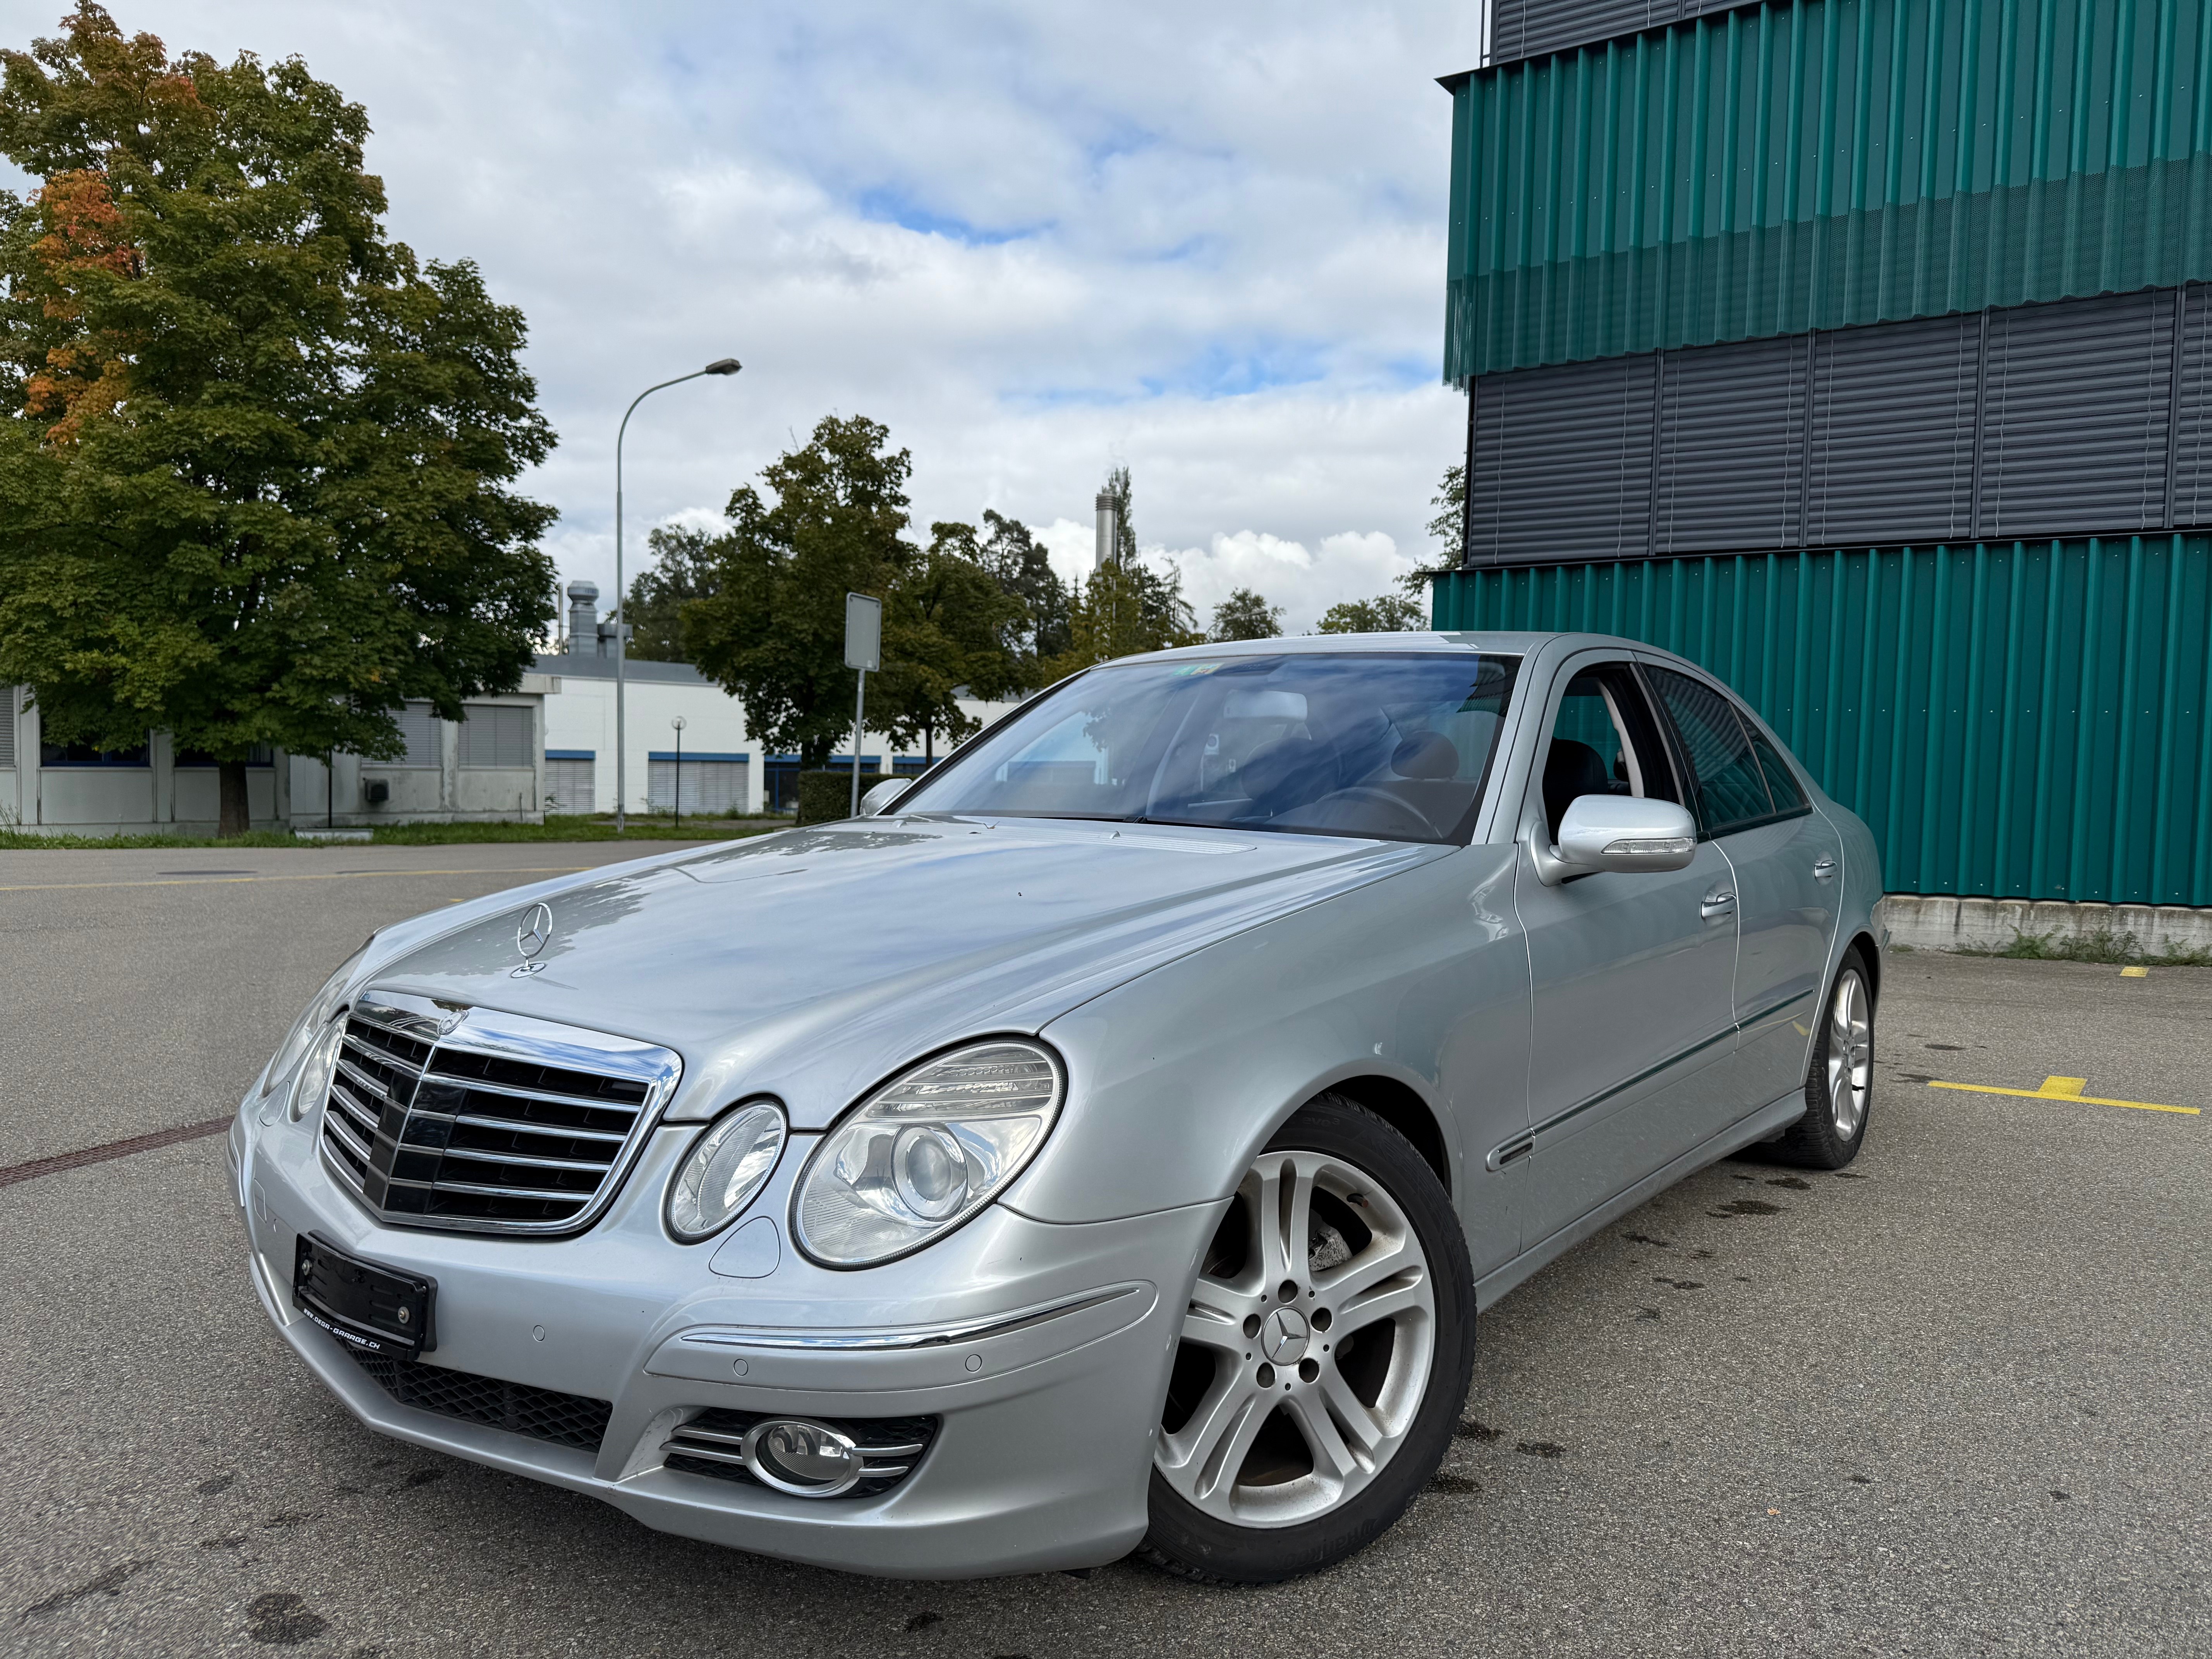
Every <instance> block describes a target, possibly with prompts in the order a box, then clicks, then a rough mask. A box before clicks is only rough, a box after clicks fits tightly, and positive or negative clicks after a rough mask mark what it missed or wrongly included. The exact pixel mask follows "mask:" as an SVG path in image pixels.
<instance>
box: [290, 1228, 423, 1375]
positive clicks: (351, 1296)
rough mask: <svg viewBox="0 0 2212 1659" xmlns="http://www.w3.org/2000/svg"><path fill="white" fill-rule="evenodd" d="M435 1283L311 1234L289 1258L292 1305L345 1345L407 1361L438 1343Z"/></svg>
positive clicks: (305, 1237) (304, 1235)
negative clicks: (364, 1257) (363, 1258)
mask: <svg viewBox="0 0 2212 1659" xmlns="http://www.w3.org/2000/svg"><path fill="white" fill-rule="evenodd" d="M437 1302H438V1281H437V1280H436V1279H429V1278H426V1277H425V1276H424V1275H422V1274H421V1273H407V1272H404V1271H402V1270H401V1269H399V1268H398V1267H385V1266H383V1265H382V1264H380V1263H379V1262H374V1261H363V1260H362V1258H361V1257H359V1256H357V1255H352V1254H351V1253H349V1252H348V1251H345V1250H342V1249H338V1247H337V1245H335V1244H333V1243H331V1242H330V1241H329V1240H328V1239H325V1238H321V1237H317V1236H316V1235H315V1234H313V1233H302V1234H301V1235H300V1239H299V1243H298V1245H297V1247H296V1248H295V1251H294V1253H293V1257H292V1305H293V1306H294V1307H295V1308H297V1309H298V1310H300V1311H301V1313H303V1314H305V1315H306V1316H307V1317H308V1318H309V1319H312V1320H313V1321H314V1322H315V1323H316V1324H318V1325H319V1326H321V1327H322V1328H324V1329H325V1330H326V1331H328V1332H329V1333H330V1334H331V1335H332V1336H335V1337H336V1338H337V1340H339V1341H341V1342H343V1343H344V1344H345V1345H346V1346H348V1347H349V1348H354V1349H356V1350H358V1351H359V1352H362V1353H374V1354H386V1355H390V1356H392V1358H399V1359H411V1358H414V1357H415V1356H416V1355H417V1354H424V1353H428V1352H430V1351H431V1350H432V1349H433V1348H435V1347H436V1346H438V1335H437V1322H436V1319H437Z"/></svg>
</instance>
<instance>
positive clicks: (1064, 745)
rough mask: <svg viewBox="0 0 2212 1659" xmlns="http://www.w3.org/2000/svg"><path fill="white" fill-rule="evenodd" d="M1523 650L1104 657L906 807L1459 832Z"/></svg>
mask: <svg viewBox="0 0 2212 1659" xmlns="http://www.w3.org/2000/svg"><path fill="white" fill-rule="evenodd" d="M1519 666H1520V659H1518V658H1517V657H1491V656H1477V655H1476V654H1474V653H1472V652H1465V651H1459V652H1452V653H1443V652H1437V653H1418V654H1416V653H1375V654H1372V655H1355V654H1352V653H1344V654H1334V653H1332V654H1330V655H1328V656H1318V655H1304V654H1296V655H1283V656H1266V657H1241V656H1240V657H1217V658H1212V659H1200V660H1197V661H1191V660H1188V659H1185V660H1182V661H1176V662H1146V663H1129V664H1126V665H1119V666H1113V667H1107V668H1098V669H1093V670H1092V671H1091V672H1089V673H1087V674H1084V675H1081V676H1079V677H1078V678H1075V679H1073V680H1071V681H1069V682H1068V683H1067V684H1065V685H1064V686H1062V687H1061V688H1060V690H1056V691H1053V692H1051V693H1049V694H1048V695H1047V696H1042V697H1040V698H1039V699H1038V700H1037V701H1036V702H1034V703H1032V704H1031V705H1030V707H1028V708H1024V709H1022V710H1020V711H1019V712H1018V713H1017V714H1012V715H1011V716H1009V717H1008V718H1007V719H1006V720H1005V721H1004V722H1003V723H1001V724H1000V725H999V726H995V727H994V728H993V729H992V730H990V731H988V732H985V733H984V734H983V735H982V736H981V738H978V739H977V740H976V741H975V743H974V744H972V745H970V746H969V748H967V749H965V750H962V751H961V752H960V753H959V754H958V755H957V756H955V757H952V758H951V759H950V760H948V761H947V762H946V763H945V765H944V766H942V767H940V768H939V769H938V771H937V772H936V773H935V774H934V775H932V776H931V777H929V778H928V779H927V780H926V781H923V782H922V783H921V785H919V786H918V787H916V788H915V791H914V792H913V793H911V794H910V795H908V796H907V797H906V798H905V799H902V800H901V801H900V802H899V803H898V805H897V807H896V811H900V812H973V813H979V814H987V815H990V816H993V817H1047V818H1105V819H1110V820H1114V821H1117V822H1121V823H1188V824H1212V825H1219V826H1221V827H1222V828H1225V829H1268V830H1288V831H1296V832H1297V833H1300V834H1305V835H1331V836H1375V837H1378V838H1380V839H1383V840H1389V841H1427V842H1444V841H1451V840H1454V839H1455V838H1457V837H1458V836H1461V835H1462V834H1463V833H1464V832H1465V830H1466V829H1467V827H1468V824H1469V823H1470V822H1471V820H1472V819H1473V817H1474V808H1475V805H1476V803H1477V802H1478V801H1479V800H1480V799H1481V796H1482V785H1483V780H1484V778H1485V776H1486V775H1487V774H1488V772H1489V769H1490V760H1491V753H1492V750H1493V749H1494V748H1495V747H1496V746H1497V742H1498V728H1499V726H1500V725H1501V724H1502V721H1503V717H1504V713H1505V703H1506V699H1507V698H1508V696H1510V694H1511V692H1512V690H1513V678H1514V672H1515V671H1516V669H1517V668H1518V667H1519Z"/></svg>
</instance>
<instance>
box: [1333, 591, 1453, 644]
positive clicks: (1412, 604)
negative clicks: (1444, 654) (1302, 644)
mask: <svg viewBox="0 0 2212 1659" xmlns="http://www.w3.org/2000/svg"><path fill="white" fill-rule="evenodd" d="M1428 625H1429V619H1428V618H1427V617H1425V616H1424V615H1423V614H1422V613H1421V606H1420V602H1419V600H1417V599H1407V597H1406V596H1405V595H1404V594H1402V593H1385V594H1383V595H1382V596H1381V597H1380V598H1378V599H1342V600H1340V601H1338V602H1337V603H1336V604H1334V605H1331V606H1329V608H1328V610H1326V611H1322V615H1321V626H1320V627H1319V628H1317V629H1315V630H1314V631H1315V632H1316V633H1320V634H1410V633H1416V632H1418V631H1419V630H1420V629H1424V628H1426V627H1427V626H1428Z"/></svg>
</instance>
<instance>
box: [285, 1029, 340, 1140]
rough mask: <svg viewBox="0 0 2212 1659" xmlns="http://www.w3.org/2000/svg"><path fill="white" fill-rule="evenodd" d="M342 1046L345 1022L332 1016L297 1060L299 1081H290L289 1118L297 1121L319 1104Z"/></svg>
mask: <svg viewBox="0 0 2212 1659" xmlns="http://www.w3.org/2000/svg"><path fill="white" fill-rule="evenodd" d="M344 1046H345V1022H344V1021H343V1020H342V1019H332V1020H331V1023H330V1024H327V1025H325V1027H324V1028H323V1030H322V1033H321V1035H320V1036H318V1037H317V1038H316V1039H315V1041H314V1042H313V1043H311V1044H310V1045H309V1046H308V1048H307V1059H306V1060H304V1061H302V1062H301V1066H300V1079H299V1081H298V1082H296V1083H295V1084H294V1085H292V1103H291V1111H292V1121H294V1122H295V1123H297V1122H298V1121H300V1120H301V1118H303V1117H305V1116H307V1114H308V1113H309V1112H312V1111H313V1110H314V1109H315V1108H316V1107H317V1106H319V1105H320V1104H321V1103H322V1102H323V1099H324V1097H325V1096H326V1095H328V1094H329V1093H330V1091H331V1075H332V1074H333V1073H336V1072H337V1069H338V1050H339V1049H340V1048H343V1047H344Z"/></svg>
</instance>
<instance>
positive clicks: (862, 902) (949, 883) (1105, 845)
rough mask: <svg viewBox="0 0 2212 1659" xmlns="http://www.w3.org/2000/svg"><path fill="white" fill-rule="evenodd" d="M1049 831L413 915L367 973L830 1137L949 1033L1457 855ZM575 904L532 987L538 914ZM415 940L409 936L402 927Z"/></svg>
mask: <svg viewBox="0 0 2212 1659" xmlns="http://www.w3.org/2000/svg"><path fill="white" fill-rule="evenodd" d="M1449 850H1450V849H1449V848H1442V847H1425V846H1414V845H1408V844H1406V843H1401V842H1372V841H1355V840H1346V839H1340V838H1334V837H1326V836H1282V835H1256V836H1250V835H1248V836H1238V835H1236V834H1234V833H1230V832H1224V831H1218V830H1208V829H1163V828H1158V827H1154V826H1149V825H1125V826H1115V825H1111V824H1099V823H1064V822H1059V821H1042V820H1037V819H996V820H990V819H979V818H951V819H946V818H927V819H925V818H908V819H893V820H889V821H885V820H880V819H873V820H863V821H858V822H854V823H839V824H828V825H823V826H820V827H817V828H809V829H792V830H786V831H783V832H781V833H778V834H775V835H769V836H760V837H758V838H757V839H754V840H750V841H744V842H734V843H732V844H729V845H726V846H723V847H717V848H709V849H707V850H705V851H693V852H687V853H683V854H675V855H673V856H667V857H662V858H659V859H653V860H644V861H641V862H639V863H636V864H631V865H624V866H617V867H615V868H613V869H611V870H605V871H599V872H592V873H591V874H589V875H586V876H582V877H579V878H573V879H569V880H567V881H564V882H560V883H552V884H543V885H541V886H538V887H536V888H532V889H526V890H520V891H516V892H511V893H506V894H501V895H496V896H493V897H492V898H489V899H487V900H483V901H480V902H477V904H475V905H472V906H471V907H470V912H469V914H468V916H467V917H466V918H465V920H463V921H461V924H460V925H459V926H458V927H455V926H453V925H452V923H453V920H454V919H453V917H452V916H450V915H444V916H439V917H436V918H435V920H434V919H430V918H425V919H423V920H422V922H421V923H418V924H415V925H411V926H409V927H406V928H405V930H404V934H405V935H413V934H414V932H415V927H421V928H422V933H425V934H431V933H433V932H434V929H435V924H438V923H443V924H446V926H445V927H443V928H442V929H436V930H435V936H431V937H428V938H420V937H411V936H398V937H394V938H392V939H390V940H389V941H388V942H387V941H383V940H380V943H388V945H391V946H396V947H397V950H396V951H375V952H373V953H372V961H371V963H369V964H366V965H368V966H370V969H371V970H370V971H369V972H368V974H367V975H364V978H363V983H368V984H374V985H376V986H378V987H383V988H387V989H393V990H405V991H412V992H415V993H417V994H422V995H427V996H430V997H435V998H438V999H440V1000H447V1001H452V1002H455V1003H463V1004H469V1005H476V1006H488V1007H492V1008H497V1009H501V1010H505V1011H507V1012H513V1013H520V1014H528V1015H532V1016H534V1017H536V1018H541V1019H549V1020H556V1021H561V1022H563V1023H566V1024H574V1025H581V1026H586V1027H590V1028H592V1029H593V1030H602V1031H610V1032H614V1033H617V1034H619V1035H622V1036H631V1037H636V1038H640V1039H641V1040H643V1041H646V1042H657V1043H659V1044H662V1045H664V1046H665V1047H667V1048H673V1049H674V1050H676V1051H677V1052H678V1054H681V1055H683V1057H684V1083H683V1085H682V1087H681V1088H680V1090H679V1091H678V1097H677V1099H676V1102H675V1103H674V1105H673V1106H672V1107H671V1110H670V1113H669V1116H670V1117H671V1118H677V1119H682V1118H696V1117H700V1116H703V1115H709V1114H711V1113H713V1112H714V1111H716V1110H718V1109H720V1107H722V1106H724V1105H726V1104H727V1103H730V1102H731V1101H732V1100H736V1099H739V1098H742V1097H745V1096H747V1095H752V1094H769V1095H774V1096H776V1097H779V1098H781V1100H782V1101H783V1103H784V1104H785V1107H786V1109H787V1111H788V1112H789V1113H790V1115H791V1118H792V1122H793V1127H795V1128H809V1127H823V1126H825V1125H827V1124H828V1123H829V1121H830V1120H831V1119H833V1118H834V1117H836V1115H837V1114H838V1113H839V1112H840V1111H842V1109H844V1108H845V1107H846V1106H848V1105H849V1104H850V1103H852V1102H853V1100H854V1098H856V1097H858V1096H859V1095H860V1093H862V1092H864V1091H866V1089H867V1088H868V1087H870V1086H871V1085H873V1084H875V1083H877V1082H878V1081H880V1080H882V1079H884V1078H886V1077H887V1076H888V1075H890V1073H894V1072H896V1071H897V1070H898V1069H900V1068H902V1066H906V1065H908V1063H910V1062H912V1061H913V1060H915V1059H917V1058H919V1057H920V1056H921V1055H923V1054H928V1053H930V1052H931V1051H933V1049H935V1048H939V1047H941V1046H943V1045H944V1044H945V1043H948V1042H957V1041H959V1040H961V1039H962V1038H964V1037H968V1036H975V1035H979V1034H981V1033H985V1032H990V1031H1008V1030H1018V1031H1030V1032H1034V1031H1037V1030H1042V1028H1043V1026H1044V1025H1045V1024H1047V1023H1048V1021H1050V1020H1051V1019H1053V1018H1055V1017H1057V1016H1058V1015H1060V1014H1061V1013H1063V1012H1066V1010H1068V1009H1069V1008H1072V1007H1073V1006H1076V1005H1077V1004H1078V1003H1079V1002H1082V1001H1085V1000H1088V999H1089V998H1091V997H1093V996H1096V995H1097V994H1099V993H1100V992H1102V991H1104V990H1106V989H1108V988H1109V987H1112V986H1114V985H1116V984H1119V983H1121V982H1123V981H1127V979H1129V978H1131V977H1133V976H1134V975H1137V974H1140V973H1142V972H1144V971H1146V969H1148V968H1151V967H1152V966H1155V965H1157V964H1158V963H1161V962H1163V961H1166V960H1170V959H1171V958H1172V957H1176V956H1179V955H1182V954H1183V953H1184V952H1186V951H1192V950H1195V949H1197V948H1199V947H1200V946H1202V945H1206V944H1208V943H1210V942H1212V940H1214V939H1219V938H1222V937H1224V936H1225V935H1226V934H1228V933H1234V932H1237V931H1239V930H1241V929H1243V928H1245V927H1251V926H1254V925H1255V924H1257V923H1258V922H1261V921H1266V920H1267V919H1269V918H1271V917H1273V916H1276V915H1282V914H1285V912H1287V911H1289V910H1291V909H1295V908H1301V907H1303V906H1304V905H1307V904H1310V903H1313V902H1317V901H1319V900H1321V899H1323V898H1327V897H1329V896H1332V895H1334V894H1336V893H1339V892H1342V891H1345V890H1348V889H1350V888H1352V887H1355V886H1358V885H1360V884H1364V883H1366V882H1369V881H1373V880H1377V879H1381V878H1384V877H1387V876H1389V875H1391V874H1394V873H1395V872H1399V871H1401V870H1405V869H1408V868H1411V867H1412V866H1414V865H1417V864H1421V863H1425V862H1427V861H1429V860H1432V859H1434V858H1437V857H1440V856H1443V855H1444V854H1447V853H1448V852H1449ZM540 899H542V900H544V902H545V903H546V904H547V905H548V906H549V907H550V909H551V912H552V937H551V939H550V942H549V943H548V944H547V945H545V946H544V950H543V951H542V952H541V953H540V954H539V955H538V957H537V958H536V962H537V963H538V964H539V966H538V970H537V971H535V972H531V973H527V974H525V975H517V972H516V970H517V969H518V968H519V967H520V965H521V963H522V961H523V958H522V956H521V954H520V950H519V948H518V945H517V942H516V933H517V929H518V923H519V921H520V914H521V913H522V912H524V911H526V910H527V908H529V906H530V904H531V903H532V902H534V901H537V900H540ZM395 933H396V934H398V933H400V930H395Z"/></svg>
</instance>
